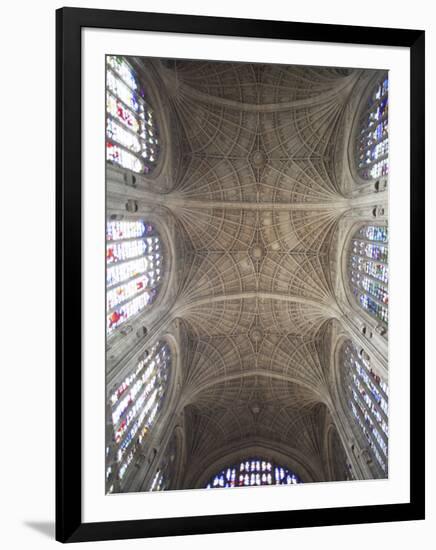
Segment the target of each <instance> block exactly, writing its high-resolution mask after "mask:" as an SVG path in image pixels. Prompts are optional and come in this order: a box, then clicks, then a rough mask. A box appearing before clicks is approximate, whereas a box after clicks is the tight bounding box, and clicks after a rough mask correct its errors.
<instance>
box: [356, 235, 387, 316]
mask: <svg viewBox="0 0 436 550" xmlns="http://www.w3.org/2000/svg"><path fill="white" fill-rule="evenodd" d="M387 242H388V230H387V227H386V226H375V225H369V226H364V227H362V228H361V229H360V230H359V231H358V232H357V233H356V235H355V236H354V238H353V240H352V241H351V246H350V256H349V275H350V286H351V290H352V292H353V294H354V296H355V297H356V300H357V302H358V304H359V305H360V306H361V307H362V308H363V309H364V310H365V311H367V312H368V313H369V314H370V315H372V316H373V317H376V318H377V319H379V320H380V321H383V322H384V323H386V324H387V323H388V304H389V291H388V281H389V267H388V246H387ZM379 243H383V244H379Z"/></svg>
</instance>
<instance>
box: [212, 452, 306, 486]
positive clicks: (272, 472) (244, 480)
mask: <svg viewBox="0 0 436 550" xmlns="http://www.w3.org/2000/svg"><path fill="white" fill-rule="evenodd" d="M297 483H302V481H301V479H300V478H299V477H298V476H297V475H296V474H294V473H293V472H291V471H290V470H288V469H287V468H284V467H283V466H280V465H278V464H276V463H275V462H272V461H270V460H265V459H263V458H259V457H255V458H247V459H245V460H242V461H241V462H239V463H237V464H233V465H232V466H228V467H227V468H224V469H223V470H221V471H220V472H219V473H218V474H216V475H214V476H213V477H212V479H211V480H210V481H209V483H208V484H207V485H206V488H207V489H211V488H214V487H254V486H258V485H295V484H297Z"/></svg>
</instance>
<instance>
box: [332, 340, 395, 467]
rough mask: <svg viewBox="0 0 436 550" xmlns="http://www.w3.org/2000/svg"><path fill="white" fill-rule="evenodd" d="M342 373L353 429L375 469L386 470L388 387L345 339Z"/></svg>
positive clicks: (352, 344)
mask: <svg viewBox="0 0 436 550" xmlns="http://www.w3.org/2000/svg"><path fill="white" fill-rule="evenodd" d="M341 361H342V367H343V370H342V377H343V383H344V389H345V395H346V399H347V402H348V406H349V409H350V412H351V415H352V418H353V425H354V427H355V431H356V433H357V434H359V438H360V440H361V441H362V442H363V444H364V446H365V447H367V448H368V449H369V453H370V455H371V459H374V460H375V463H376V464H377V467H376V468H377V469H379V470H381V471H382V472H383V474H382V476H385V475H387V470H388V439H389V428H388V416H389V408H388V396H389V389H388V384H387V382H386V381H385V380H382V379H381V378H380V376H379V375H377V374H376V373H375V372H374V371H373V369H372V368H371V363H370V360H369V357H368V355H367V354H366V353H365V352H364V351H363V350H359V349H358V348H357V346H356V345H355V344H354V343H353V342H351V340H348V341H347V342H345V343H344V345H343V347H342V354H341Z"/></svg>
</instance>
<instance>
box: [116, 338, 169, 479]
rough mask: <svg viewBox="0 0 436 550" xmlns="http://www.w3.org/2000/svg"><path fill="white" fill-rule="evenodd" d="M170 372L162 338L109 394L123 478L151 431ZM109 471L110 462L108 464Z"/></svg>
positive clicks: (166, 351)
mask: <svg viewBox="0 0 436 550" xmlns="http://www.w3.org/2000/svg"><path fill="white" fill-rule="evenodd" d="M170 373H171V349H170V347H169V345H168V344H167V343H166V342H165V341H163V340H161V341H159V342H158V343H157V344H155V345H154V346H153V347H152V348H151V349H150V350H147V351H145V352H144V353H143V354H142V356H141V357H140V358H139V360H138V361H137V363H136V365H135V367H134V368H133V369H132V370H131V371H130V372H129V374H128V375H127V376H126V377H125V378H124V380H123V381H122V382H121V384H120V385H119V386H118V387H117V388H115V389H114V390H113V392H112V394H111V395H110V396H109V407H110V411H111V420H112V425H113V440H114V445H115V452H114V453H112V455H113V456H112V458H113V460H114V461H115V464H116V469H117V471H118V479H120V480H121V479H123V477H124V476H125V474H126V471H127V470H128V467H129V465H130V464H131V463H132V461H133V458H134V456H135V454H136V452H137V451H138V450H139V449H140V448H141V446H142V445H143V444H144V442H145V441H146V439H147V437H148V435H149V433H150V432H151V431H152V429H153V427H154V425H155V423H156V420H157V418H158V416H159V412H160V410H161V409H162V405H163V403H164V400H165V396H166V392H167V389H168V382H169V378H170ZM108 469H110V471H111V472H112V465H110V464H109V465H108Z"/></svg>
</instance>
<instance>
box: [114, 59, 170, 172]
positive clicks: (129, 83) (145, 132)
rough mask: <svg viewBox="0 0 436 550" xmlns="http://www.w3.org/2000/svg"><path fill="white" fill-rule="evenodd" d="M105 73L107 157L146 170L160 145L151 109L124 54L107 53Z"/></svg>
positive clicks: (121, 164) (148, 168)
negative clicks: (121, 55)
mask: <svg viewBox="0 0 436 550" xmlns="http://www.w3.org/2000/svg"><path fill="white" fill-rule="evenodd" d="M106 76H107V79H106V115H107V116H106V158H107V160H108V162H110V163H112V164H116V165H118V166H122V167H123V168H127V169H128V170H132V171H133V172H136V173H145V174H148V173H150V172H151V171H152V170H153V168H154V166H155V165H156V162H157V159H158V156H159V147H160V144H159V136H158V130H157V125H156V120H155V116H154V114H153V110H152V108H151V107H150V105H149V104H148V102H147V101H146V100H145V92H144V90H143V89H142V88H141V86H140V84H139V80H138V78H137V76H136V74H135V72H134V71H133V69H132V68H131V67H130V65H129V64H128V63H127V61H126V60H125V59H124V58H123V57H120V56H113V55H108V56H107V58H106Z"/></svg>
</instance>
